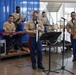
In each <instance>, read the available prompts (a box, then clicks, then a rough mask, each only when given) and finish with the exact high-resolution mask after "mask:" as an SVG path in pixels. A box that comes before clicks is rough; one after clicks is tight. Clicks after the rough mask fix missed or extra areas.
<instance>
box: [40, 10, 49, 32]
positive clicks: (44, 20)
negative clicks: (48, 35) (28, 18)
mask: <svg viewBox="0 0 76 75" xmlns="http://www.w3.org/2000/svg"><path fill="white" fill-rule="evenodd" d="M40 20H41V21H42V23H43V25H44V28H45V29H44V30H45V32H46V31H47V27H46V26H48V25H50V24H49V23H48V19H47V17H46V12H45V11H43V12H42V17H41V18H40Z"/></svg>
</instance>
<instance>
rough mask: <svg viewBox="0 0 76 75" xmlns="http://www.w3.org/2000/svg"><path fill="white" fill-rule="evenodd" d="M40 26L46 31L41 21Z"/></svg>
mask: <svg viewBox="0 0 76 75" xmlns="http://www.w3.org/2000/svg"><path fill="white" fill-rule="evenodd" d="M40 26H41V28H42V29H43V30H44V26H43V23H42V22H41V21H40Z"/></svg>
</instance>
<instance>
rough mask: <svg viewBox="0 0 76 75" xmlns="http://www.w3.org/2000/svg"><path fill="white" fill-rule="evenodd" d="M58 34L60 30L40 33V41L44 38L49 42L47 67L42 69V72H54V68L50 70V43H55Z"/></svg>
mask: <svg viewBox="0 0 76 75" xmlns="http://www.w3.org/2000/svg"><path fill="white" fill-rule="evenodd" d="M60 34H61V32H46V33H44V34H42V36H41V37H40V40H42V41H43V40H46V41H47V42H48V43H49V69H48V70H44V72H45V71H48V74H47V75H49V73H50V72H56V71H55V70H54V71H51V63H50V62H51V45H54V44H56V41H57V38H58V37H59V35H60ZM57 73H58V72H57Z"/></svg>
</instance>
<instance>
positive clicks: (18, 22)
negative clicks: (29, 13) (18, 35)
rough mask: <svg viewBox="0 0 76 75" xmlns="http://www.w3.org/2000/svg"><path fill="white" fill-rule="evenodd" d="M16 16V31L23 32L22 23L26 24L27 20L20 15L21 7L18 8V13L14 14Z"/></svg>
mask: <svg viewBox="0 0 76 75" xmlns="http://www.w3.org/2000/svg"><path fill="white" fill-rule="evenodd" d="M12 15H13V16H14V23H15V26H16V31H22V27H23V26H22V22H25V20H26V19H25V18H23V16H22V14H21V13H20V7H19V6H16V12H15V13H13V14H12Z"/></svg>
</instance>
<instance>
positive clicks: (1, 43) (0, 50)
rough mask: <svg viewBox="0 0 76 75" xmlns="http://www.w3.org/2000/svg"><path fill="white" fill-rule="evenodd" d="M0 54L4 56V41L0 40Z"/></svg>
mask: <svg viewBox="0 0 76 75" xmlns="http://www.w3.org/2000/svg"><path fill="white" fill-rule="evenodd" d="M0 54H6V40H3V39H0Z"/></svg>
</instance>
